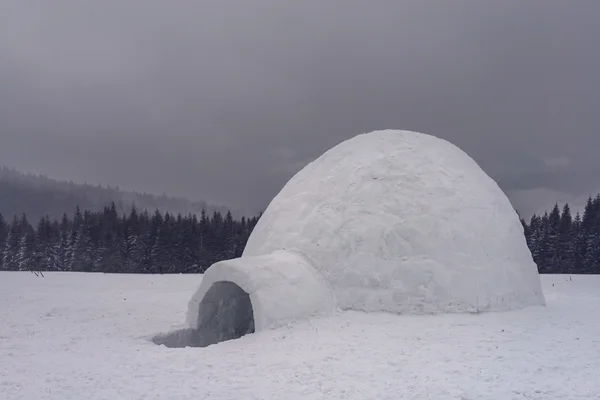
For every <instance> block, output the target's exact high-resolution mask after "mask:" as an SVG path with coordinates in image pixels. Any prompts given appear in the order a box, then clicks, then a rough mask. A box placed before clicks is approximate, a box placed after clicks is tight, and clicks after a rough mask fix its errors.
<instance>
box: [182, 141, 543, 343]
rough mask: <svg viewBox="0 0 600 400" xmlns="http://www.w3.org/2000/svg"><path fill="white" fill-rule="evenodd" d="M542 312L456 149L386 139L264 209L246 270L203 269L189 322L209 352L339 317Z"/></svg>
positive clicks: (514, 236)
mask: <svg viewBox="0 0 600 400" xmlns="http://www.w3.org/2000/svg"><path fill="white" fill-rule="evenodd" d="M543 304H545V300H544V296H543V293H542V288H541V282H540V278H539V275H538V270H537V267H536V265H535V263H534V262H533V259H532V256H531V253H530V251H529V249H528V247H527V245H526V242H525V237H524V233H523V227H522V225H521V223H520V221H519V218H518V215H517V213H516V212H515V210H514V209H513V207H512V205H511V203H510V201H509V200H508V198H507V197H506V195H505V194H504V193H503V192H502V190H501V189H500V188H499V187H498V185H497V184H496V182H495V181H494V180H493V179H491V178H490V177H489V176H488V175H487V174H486V173H485V172H484V171H483V170H482V169H481V168H480V167H479V166H478V165H477V163H476V162H475V161H474V160H473V159H472V158H470V157H469V156H468V155H467V154H465V153H464V152H463V151H462V150H460V149H459V148H458V147H456V146H455V145H453V144H451V143H449V142H447V141H445V140H442V139H439V138H436V137H434V136H430V135H427V134H422V133H416V132H410V131H396V130H384V131H375V132H371V133H367V134H362V135H358V136H356V137H354V138H352V139H349V140H346V141H345V142H342V143H341V144H339V145H337V146H335V147H333V148H332V149H330V150H329V151H327V152H326V153H324V154H323V155H322V156H321V157H319V158H318V159H316V160H315V161H313V162H311V163H310V164H309V165H307V166H306V167H305V168H304V169H302V170H301V171H300V172H298V173H297V174H296V175H295V176H294V177H293V178H292V179H291V180H290V181H289V182H288V183H287V184H286V185H285V187H284V188H283V189H282V190H281V192H280V193H279V194H278V195H277V196H276V197H275V198H274V199H273V200H272V202H271V203H270V205H269V206H268V208H267V209H266V211H265V212H264V214H263V215H262V216H261V218H260V220H259V222H258V224H257V226H256V227H255V229H254V231H253V233H252V235H251V237H250V239H249V241H248V244H247V246H246V248H245V251H244V253H243V255H242V257H240V258H237V259H233V260H227V261H221V262H218V263H216V264H214V265H212V266H211V267H210V268H209V269H208V270H207V271H206V273H205V274H204V277H203V279H202V282H201V284H200V287H199V289H198V290H197V292H196V293H195V294H194V295H193V297H192V299H191V300H190V302H189V307H188V315H187V323H188V325H189V327H190V329H192V330H200V331H201V332H203V334H204V335H208V336H210V339H207V340H205V341H204V342H205V343H207V342H210V343H216V342H219V341H222V340H227V339H231V338H237V337H240V336H242V335H244V334H245V333H249V332H254V331H259V330H263V329H267V328H274V327H278V326H281V325H284V324H287V323H289V322H291V321H295V320H298V319H305V318H310V317H315V316H323V315H330V314H332V313H334V312H335V311H336V310H356V311H363V312H391V313H397V314H436V313H447V312H472V313H479V312H486V311H505V310H513V309H518V308H522V307H526V306H532V305H543Z"/></svg>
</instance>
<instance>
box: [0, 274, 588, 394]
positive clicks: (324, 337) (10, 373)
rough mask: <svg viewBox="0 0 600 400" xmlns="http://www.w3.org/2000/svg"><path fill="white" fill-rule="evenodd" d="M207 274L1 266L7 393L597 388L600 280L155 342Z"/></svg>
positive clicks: (1, 361) (558, 279)
mask: <svg viewBox="0 0 600 400" xmlns="http://www.w3.org/2000/svg"><path fill="white" fill-rule="evenodd" d="M200 279H201V277H198V276H186V275H173V276H150V275H147V276H139V275H138V276H135V275H103V274H84V273H48V274H46V277H45V278H37V277H35V276H34V275H32V274H30V273H20V272H17V273H11V272H0V399H2V400H56V399H60V400H81V399H87V400H100V399H102V400H119V399H124V400H125V399H126V400H136V399H145V400H154V399H161V400H164V399H178V400H187V399H189V400H198V399H219V400H229V399H232V400H233V399H236V400H237V399H248V400H253V399H277V400H279V399H290V400H294V399H302V400H304V399H360V400H364V399H378V400H385V399H393V400H397V399H411V400H425V399H436V400H465V399H470V400H475V399H476V400H557V399H564V400H583V399H586V400H588V399H589V400H597V399H598V398H599V397H600V380H598V370H599V369H600V324H599V323H598V313H599V312H600V277H599V276H573V277H572V281H570V280H569V277H568V276H558V275H557V276H548V275H545V276H542V282H543V288H544V292H545V295H546V300H547V305H546V307H528V308H526V309H521V310H515V311H508V312H505V313H482V314H442V315H419V316H415V315H412V316H411V315H395V314H391V313H362V312H356V311H346V312H339V313H337V314H336V315H334V316H331V317H327V318H315V319H311V320H305V321H298V322H296V323H293V324H290V325H289V326H284V327H280V328H278V329H272V330H264V331H261V332H258V333H255V334H251V335H247V336H244V337H242V338H241V339H238V340H233V341H227V342H222V343H219V344H217V345H213V346H209V347H206V348H182V349H169V348H166V347H164V346H156V345H155V344H153V343H152V342H151V341H150V338H151V337H152V336H153V335H154V334H155V333H158V332H163V331H164V330H165V328H166V329H168V328H169V327H171V328H176V327H179V325H178V324H180V323H181V321H182V320H183V319H184V317H185V304H186V303H187V301H188V300H189V298H190V297H191V296H192V294H193V292H194V290H195V289H196V288H197V287H198V285H199V283H200V282H199V280H200Z"/></svg>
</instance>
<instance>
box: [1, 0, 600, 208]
mask: <svg viewBox="0 0 600 400" xmlns="http://www.w3.org/2000/svg"><path fill="white" fill-rule="evenodd" d="M598 21H600V2H599V1H586V0H581V1H579V0H576V1H564V0H537V1H536V0H532V1H522V0H502V1H482V0H472V1H460V0H452V1H448V0H439V1H434V0H428V1H420V0H412V1H404V0H403V1H399V0H390V1H364V0H360V1H352V0H344V1H342V0H340V1H333V0H332V1H323V0H302V1H282V0H253V1H252V0H233V1H226V0H215V1H201V0H188V1H183V0H171V1H164V0H96V1H91V0H90V1H85V0H52V1H48V0H2V1H0V139H1V140H0V164H4V165H8V166H14V167H16V168H18V169H21V170H24V171H31V172H41V173H45V174H47V175H49V176H52V177H56V178H61V179H63V178H64V179H73V180H75V181H80V182H83V181H87V182H89V183H101V184H111V185H119V186H121V187H123V188H130V189H137V190H145V191H150V192H155V193H159V194H160V193H163V192H166V193H168V194H173V195H181V196H186V197H189V198H192V199H207V200H209V201H212V202H215V203H220V204H224V205H227V206H231V207H235V208H243V209H259V208H262V207H265V206H266V204H267V203H268V201H269V200H270V199H271V198H272V196H273V195H275V194H276V193H277V191H278V190H279V189H280V188H281V187H282V185H283V184H284V183H285V182H286V181H287V179H289V178H290V177H291V176H292V175H293V174H294V173H295V172H296V171H298V170H299V169H300V168H301V167H302V166H304V165H305V164H306V163H307V162H309V161H310V160H312V159H314V158H315V157H317V156H319V155H320V154H321V153H323V152H324V151H325V150H327V149H328V148H330V147H331V146H333V145H335V144H337V143H339V142H340V141H342V140H344V139H347V138H350V137H352V136H355V135H357V134H360V133H363V132H368V131H372V130H376V129H384V128H396V129H409V130H415V131H420V132H426V133H430V134H434V135H436V136H439V137H442V138H445V139H448V140H450V141H452V142H453V143H455V144H457V145H458V146H460V147H461V148H462V149H463V150H465V151H466V152H468V153H469V154H470V155H471V156H472V157H473V158H475V159H476V160H477V161H478V162H479V163H480V165H481V166H482V167H483V168H484V170H485V171H486V172H488V174H490V175H491V176H492V177H494V178H495V179H496V180H497V181H498V182H499V184H500V186H501V187H502V188H503V189H504V190H505V191H506V192H507V193H508V195H509V197H510V198H511V200H512V201H513V203H514V204H515V206H516V207H517V208H518V209H519V211H521V212H522V213H523V214H529V213H531V212H532V211H536V210H539V209H540V207H541V208H544V207H547V206H548V205H549V204H553V203H554V201H566V200H569V201H573V200H575V201H580V199H581V198H585V197H587V196H588V195H589V194H595V193H597V191H598V190H600V156H599V152H600V50H599V44H598V40H599V38H600V23H599V22H598Z"/></svg>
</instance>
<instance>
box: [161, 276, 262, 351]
mask: <svg viewBox="0 0 600 400" xmlns="http://www.w3.org/2000/svg"><path fill="white" fill-rule="evenodd" d="M249 333H254V312H253V310H252V302H251V301H250V295H249V294H248V293H246V292H244V290H243V289H242V288H240V287H239V286H238V285H236V284H235V283H233V282H227V281H222V282H216V283H214V284H213V285H212V286H211V287H210V289H209V290H208V291H207V292H206V294H205V295H204V298H203V299H202V301H201V302H200V309H199V316H198V327H197V328H195V329H194V328H188V329H182V330H178V331H175V332H171V333H169V334H166V335H158V336H156V337H155V338H154V339H153V341H154V343H156V344H158V345H161V344H163V345H165V346H167V347H206V346H210V345H211V344H216V343H219V342H224V341H226V340H232V339H239V338H241V337H242V336H244V335H247V334H249Z"/></svg>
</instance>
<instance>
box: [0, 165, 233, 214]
mask: <svg viewBox="0 0 600 400" xmlns="http://www.w3.org/2000/svg"><path fill="white" fill-rule="evenodd" d="M111 202H114V203H115V205H116V206H117V210H118V211H119V213H120V214H123V213H128V212H130V211H131V208H132V206H133V205H135V207H136V208H137V209H138V210H144V209H146V210H148V211H154V210H160V211H161V212H169V213H172V214H182V215H187V214H200V212H201V211H202V210H203V209H204V210H206V212H208V213H211V214H212V213H213V212H214V211H218V212H221V213H223V214H225V213H226V212H227V211H229V210H230V211H231V213H232V214H233V216H234V217H235V218H239V217H241V216H242V215H241V213H240V211H238V210H234V209H228V208H226V207H222V206H218V205H211V204H207V203H206V202H205V201H201V200H200V201H191V200H188V199H184V198H178V197H171V196H166V195H162V196H157V195H154V194H148V193H139V192H136V191H126V190H121V189H120V188H117V187H110V186H107V187H105V186H100V185H90V184H87V183H83V184H80V183H74V182H72V181H69V182H67V181H60V180H57V179H53V178H48V177H46V176H45V175H35V174H29V173H27V174H26V173H22V172H19V171H17V170H16V169H14V168H9V167H5V166H2V167H0V214H2V215H3V216H4V218H5V219H7V220H8V219H12V218H13V216H15V215H17V216H18V215H21V214H22V213H25V214H26V215H27V217H28V218H29V220H30V221H32V222H33V221H37V220H39V219H40V218H41V217H43V216H49V217H51V218H60V217H61V216H62V215H63V213H67V215H71V214H72V213H73V212H74V211H75V208H76V207H77V206H79V207H80V208H81V209H82V210H83V209H88V210H92V211H97V210H99V209H101V208H102V207H104V206H106V205H109V204H110V203H111Z"/></svg>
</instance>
